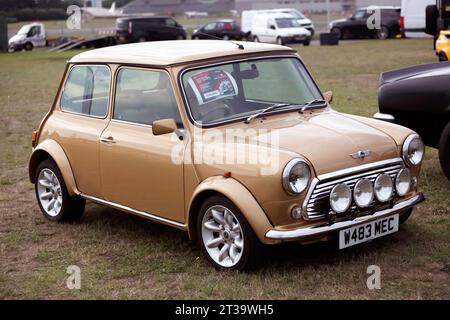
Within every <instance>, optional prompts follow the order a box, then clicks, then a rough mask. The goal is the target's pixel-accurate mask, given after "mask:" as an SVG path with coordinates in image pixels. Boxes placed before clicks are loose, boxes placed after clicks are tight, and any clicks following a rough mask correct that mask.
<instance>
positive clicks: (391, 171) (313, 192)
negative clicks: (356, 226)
mask: <svg viewBox="0 0 450 320" xmlns="http://www.w3.org/2000/svg"><path fill="white" fill-rule="evenodd" d="M404 167H405V165H404V162H403V160H402V159H401V158H395V159H389V160H384V161H379V162H373V163H369V164H365V165H361V166H357V167H352V168H348V169H344V170H339V171H335V172H331V173H327V174H323V175H320V176H318V177H317V178H314V179H313V180H312V182H311V185H310V187H309V190H308V193H307V195H306V197H305V200H304V202H303V218H304V219H305V220H308V221H313V220H319V219H323V218H327V217H330V216H333V215H336V213H334V212H333V211H332V210H331V208H330V204H329V198H330V193H331V190H332V189H333V187H334V186H335V185H336V184H338V183H346V184H347V185H348V186H349V187H350V189H351V190H352V191H353V189H354V186H355V184H356V182H357V181H358V180H359V179H361V178H366V179H369V180H370V181H371V182H372V183H375V179H376V178H377V177H378V175H380V174H381V173H387V174H388V175H389V176H390V177H391V178H392V180H393V182H395V177H396V175H397V173H398V172H399V171H400V170H401V169H403V168H404ZM395 197H396V193H395V188H394V193H393V196H392V199H395ZM388 203H389V202H384V203H381V202H379V201H378V200H376V198H374V200H373V202H372V205H371V206H369V207H368V208H358V207H357V206H356V205H355V203H354V200H353V203H352V205H351V207H350V209H349V213H353V214H354V213H357V214H360V215H362V214H364V212H368V211H369V212H370V211H373V210H374V208H376V206H377V205H379V206H382V205H386V204H388ZM347 214H348V213H347ZM341 215H345V214H341ZM337 216H340V215H337Z"/></svg>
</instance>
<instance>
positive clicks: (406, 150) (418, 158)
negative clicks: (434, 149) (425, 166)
mask: <svg viewBox="0 0 450 320" xmlns="http://www.w3.org/2000/svg"><path fill="white" fill-rule="evenodd" d="M402 156H403V160H404V161H405V163H406V165H407V166H408V167H415V166H418V165H420V164H421V163H422V161H423V158H424V156H425V145H424V143H423V141H422V139H421V138H420V136H419V135H418V134H417V133H413V134H410V135H409V136H408V137H407V138H406V140H405V142H404V143H403V149H402Z"/></svg>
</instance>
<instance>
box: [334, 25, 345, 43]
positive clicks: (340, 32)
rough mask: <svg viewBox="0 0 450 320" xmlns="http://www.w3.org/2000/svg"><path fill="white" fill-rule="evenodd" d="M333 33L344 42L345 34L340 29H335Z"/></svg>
mask: <svg viewBox="0 0 450 320" xmlns="http://www.w3.org/2000/svg"><path fill="white" fill-rule="evenodd" d="M331 33H335V34H337V36H338V38H339V40H342V39H343V37H344V33H343V32H342V30H341V29H340V28H337V27H334V28H332V29H331Z"/></svg>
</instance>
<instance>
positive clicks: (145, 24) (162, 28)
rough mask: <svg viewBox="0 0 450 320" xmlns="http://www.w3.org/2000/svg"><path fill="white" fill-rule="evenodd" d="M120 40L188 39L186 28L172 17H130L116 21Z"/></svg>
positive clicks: (121, 41) (122, 41) (117, 35)
mask: <svg viewBox="0 0 450 320" xmlns="http://www.w3.org/2000/svg"><path fill="white" fill-rule="evenodd" d="M116 37H117V40H118V42H120V43H124V42H125V43H126V42H145V41H158V40H183V39H186V30H185V29H184V28H183V26H181V25H180V24H179V23H178V22H177V21H175V19H173V18H172V17H133V18H131V17H128V18H119V19H117V21H116Z"/></svg>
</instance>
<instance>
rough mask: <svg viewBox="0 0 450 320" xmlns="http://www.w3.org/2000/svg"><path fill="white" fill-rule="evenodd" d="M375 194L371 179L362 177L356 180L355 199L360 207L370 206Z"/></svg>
mask: <svg viewBox="0 0 450 320" xmlns="http://www.w3.org/2000/svg"><path fill="white" fill-rule="evenodd" d="M374 196H375V195H374V189H373V184H372V182H371V181H370V180H369V179H366V178H362V179H359V180H358V182H356V184H355V187H354V189H353V199H354V200H355V203H356V205H357V206H358V207H360V208H368V207H370V205H371V204H372V201H373V198H374Z"/></svg>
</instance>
